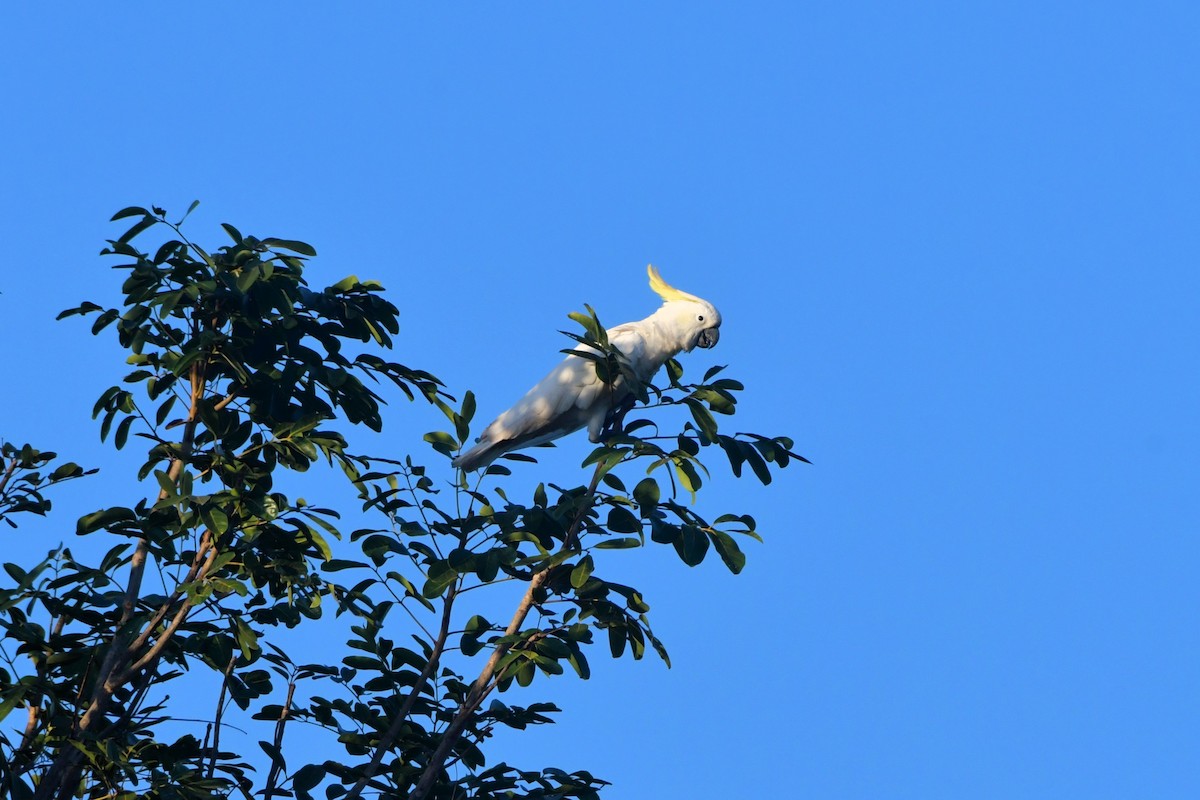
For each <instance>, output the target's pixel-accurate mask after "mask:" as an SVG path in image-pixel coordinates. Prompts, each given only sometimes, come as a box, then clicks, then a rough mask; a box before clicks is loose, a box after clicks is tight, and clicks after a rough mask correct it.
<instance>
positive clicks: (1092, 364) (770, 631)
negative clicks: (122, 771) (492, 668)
mask: <svg viewBox="0 0 1200 800" xmlns="http://www.w3.org/2000/svg"><path fill="white" fill-rule="evenodd" d="M647 6H650V7H647ZM0 44H2V46H0V97H3V102H4V112H3V116H2V117H0V152H3V154H4V155H3V157H2V158H0V243H2V244H0V292H2V294H0V343H2V344H3V347H0V365H2V370H3V374H4V375H5V377H6V380H5V391H3V392H0V436H3V437H4V438H6V439H7V440H10V441H17V442H20V441H25V440H29V441H33V442H34V443H35V444H38V445H39V446H42V447H43V448H46V449H56V450H59V451H60V452H63V453H64V454H69V455H70V456H71V457H72V458H74V459H75V460H77V461H80V462H83V463H86V464H95V465H103V466H105V471H104V474H103V475H102V476H99V477H98V478H96V479H95V482H94V483H92V484H86V485H85V484H80V485H78V486H75V487H71V488H70V489H64V491H62V492H61V493H60V495H59V496H58V501H59V502H58V505H59V509H58V510H59V511H60V512H61V515H60V516H58V517H57V518H56V519H55V520H54V524H52V525H37V524H34V523H33V522H29V523H26V524H25V525H24V526H23V527H22V528H21V529H20V531H19V532H17V533H0V536H2V537H3V538H2V539H0V549H2V551H3V553H4V560H14V559H23V558H31V557H32V554H34V553H37V552H41V551H44V550H45V549H48V548H49V547H51V546H53V544H55V543H56V542H57V541H58V540H59V539H62V538H66V539H68V540H70V539H71V538H72V534H71V531H72V530H73V522H74V517H75V516H76V515H77V514H80V513H83V512H86V511H90V510H92V509H94V508H96V507H97V506H99V505H101V504H103V503H105V502H107V501H109V500H110V499H111V497H112V496H114V495H115V496H116V497H119V498H130V499H133V498H136V497H138V496H140V491H141V490H140V489H139V488H138V487H136V486H134V485H133V484H132V480H133V472H134V470H135V468H136V463H137V462H136V459H135V458H134V457H133V456H131V455H129V456H123V457H122V458H119V459H114V458H112V457H111V456H110V455H109V454H107V451H106V449H105V448H104V447H103V446H101V445H100V444H99V443H98V441H97V435H96V428H95V427H94V424H93V423H92V422H91V421H90V420H89V419H88V414H89V413H90V408H91V405H92V402H93V400H94V398H95V396H96V395H97V394H98V393H99V392H100V391H101V390H102V389H103V388H104V387H106V386H108V385H109V384H110V383H111V382H113V381H114V380H115V379H116V376H117V374H118V371H119V370H120V368H121V366H122V364H121V361H120V358H119V356H117V357H114V356H115V351H114V348H113V347H112V346H111V344H110V343H109V342H108V340H107V339H105V340H104V341H97V340H93V339H92V338H91V337H90V336H89V335H88V334H87V326H86V324H84V323H80V322H79V321H78V320H75V321H70V322H62V323H55V322H54V321H53V319H54V315H55V314H56V313H57V311H58V310H60V309H62V308H64V307H66V306H68V305H73V304H75V303H76V302H77V301H79V300H81V299H84V298H88V299H95V300H98V301H105V300H109V301H111V300H112V299H113V298H114V296H115V284H114V280H115V279H116V277H117V276H116V275H115V274H114V273H111V272H110V271H109V270H108V269H107V268H106V265H105V264H104V263H103V262H102V261H101V260H100V259H98V258H97V257H96V252H97V251H98V250H99V248H100V246H101V245H102V242H103V240H104V239H105V238H107V237H111V236H114V235H116V233H117V228H116V227H115V226H111V225H109V224H107V222H106V220H107V219H108V217H109V216H110V215H111V214H112V212H113V211H115V210H116V209H118V208H120V207H122V206H125V205H130V204H151V203H154V204H158V205H162V206H165V207H167V208H169V209H173V210H177V211H182V210H183V209H184V208H186V206H187V204H188V203H189V202H190V201H191V200H192V199H194V198H199V199H200V200H201V201H202V205H201V207H200V209H199V210H198V211H197V212H196V214H195V215H194V216H193V218H192V220H191V221H190V222H189V229H190V230H191V231H192V233H193V234H194V235H195V236H196V237H197V238H198V239H200V240H201V241H208V242H219V241H220V240H221V234H220V230H219V228H218V223H219V222H222V221H227V222H231V223H233V224H235V225H237V226H238V227H239V228H241V229H242V230H243V231H245V232H252V233H255V234H256V235H259V236H271V235H273V236H281V237H290V238H299V239H304V240H306V241H309V242H311V243H313V244H314V245H315V246H316V247H317V249H318V251H319V252H320V254H321V255H320V257H319V258H318V259H317V260H316V261H315V262H314V266H313V268H312V272H311V275H312V276H313V280H314V281H323V282H332V281H335V280H337V279H339V278H341V277H342V276H344V275H346V274H349V273H357V274H359V275H360V276H363V277H373V278H377V279H379V280H381V281H383V282H384V283H385V284H386V285H387V286H388V287H389V288H390V289H391V290H392V291H393V295H392V297H393V299H394V300H395V302H396V303H397V304H398V305H399V306H400V308H401V311H402V315H403V316H402V321H403V326H404V327H403V330H402V333H401V337H400V340H399V341H400V356H401V360H404V361H405V362H406V363H410V364H412V365H414V366H420V367H424V368H428V369H430V370H432V371H434V372H435V373H437V374H438V375H440V376H442V377H443V378H444V379H445V380H446V381H447V382H448V383H449V385H450V388H451V390H452V391H454V392H456V393H461V392H462V390H464V389H466V388H473V389H474V390H475V391H476V393H477V394H478V397H479V404H480V415H481V416H485V417H488V418H490V417H491V416H492V415H494V414H495V413H497V412H499V411H501V410H503V408H505V407H506V406H507V405H508V404H509V403H510V402H511V401H512V400H514V399H515V398H516V397H517V396H519V395H520V393H522V392H523V391H524V390H525V389H526V388H527V387H528V386H529V385H531V384H532V383H533V382H534V381H535V380H536V379H537V378H539V377H540V376H541V375H542V374H543V373H544V372H545V371H546V370H547V369H548V368H549V367H550V366H551V365H552V364H553V363H554V361H555V360H556V359H557V353H556V351H557V349H558V348H560V347H562V346H563V343H564V340H562V339H561V337H559V336H558V335H557V334H556V333H555V331H556V330H557V329H559V328H563V327H565V326H566V325H568V324H569V323H568V322H567V321H566V318H565V314H566V313H567V312H568V311H571V310H574V309H579V308H581V307H582V304H583V303H585V302H587V303H590V304H592V305H593V306H594V307H595V308H596V309H597V310H598V311H599V313H600V315H601V318H602V319H603V320H605V321H606V322H609V323H610V324H611V323H616V322H622V321H626V320H631V319H638V318H640V317H642V316H644V315H646V314H648V313H649V312H650V311H652V310H653V308H654V306H655V302H656V301H655V298H654V297H653V296H652V295H651V294H650V293H649V290H648V289H647V288H646V286H645V273H644V268H645V265H646V263H647V262H651V261H653V262H654V263H655V264H657V265H659V266H660V267H661V268H662V270H663V273H664V274H665V275H666V277H667V278H668V280H670V281H672V282H673V283H675V284H677V285H679V286H680V287H682V288H684V289H686V290H688V291H692V292H694V293H696V294H700V295H702V296H704V297H706V298H709V299H711V300H712V301H713V302H714V303H715V304H716V305H717V306H718V307H719V308H720V310H721V312H722V314H723V316H724V318H725V324H724V327H723V329H722V334H723V335H722V339H721V343H720V345H719V346H718V347H717V348H716V349H715V350H713V351H709V352H703V353H701V352H697V353H693V354H691V355H690V356H688V357H687V360H686V362H685V363H686V365H687V366H688V367H689V368H691V369H695V370H700V369H702V368H704V367H707V366H709V365H711V364H714V363H721V364H729V365H730V367H729V370H730V374H732V375H733V376H735V377H738V378H740V379H742V380H743V381H744V382H745V383H746V384H747V386H748V391H747V393H746V398H745V400H744V412H743V413H744V420H743V421H742V422H741V423H740V426H739V427H741V428H742V429H749V430H756V431H763V432H772V433H774V432H784V433H789V434H790V435H792V436H793V437H794V438H795V439H796V441H797V446H796V449H797V450H798V451H799V452H801V453H804V454H805V455H807V456H808V457H809V458H811V459H812V460H813V462H814V465H813V466H812V467H804V468H803V469H797V470H791V469H789V470H788V472H786V473H784V474H783V475H782V476H781V480H779V481H778V482H777V483H776V484H775V485H773V486H771V487H768V488H766V489H763V488H761V487H756V486H750V485H749V482H747V481H742V482H735V481H732V480H726V481H721V482H719V485H718V486H715V487H714V490H713V492H711V493H710V494H709V497H708V498H704V497H703V495H702V500H701V502H702V504H703V507H704V508H707V509H717V508H722V509H723V508H725V507H736V508H739V509H741V510H746V511H753V512H754V513H755V514H756V515H757V517H758V518H759V521H760V527H761V530H762V532H763V533H764V534H765V536H766V541H765V544H763V545H755V546H752V547H750V548H749V565H748V566H747V568H746V570H745V572H744V573H743V574H742V575H741V576H739V577H737V578H733V577H731V576H729V575H728V574H727V573H725V572H724V570H723V568H722V567H721V566H720V564H719V562H716V561H715V560H714V561H713V562H712V563H705V564H704V565H703V566H701V567H700V568H698V569H696V570H689V569H687V568H686V567H684V566H683V565H681V564H679V563H678V562H677V561H675V560H674V558H673V556H670V554H668V553H661V552H659V551H652V552H648V553H644V554H639V555H640V556H642V557H639V558H624V559H623V560H622V561H620V562H619V563H617V562H614V569H615V570H625V571H626V572H624V573H623V574H624V575H625V577H627V578H628V579H629V580H630V581H632V582H635V583H639V585H641V586H642V587H643V588H644V589H645V591H646V593H647V598H648V600H649V601H650V603H651V604H652V605H653V606H654V611H653V614H654V620H655V625H656V631H657V632H658V633H659V634H660V635H661V637H662V638H663V639H664V640H665V641H666V643H667V644H668V646H669V647H670V649H671V652H672V656H673V659H674V662H675V666H674V668H673V669H671V670H667V669H665V668H663V667H662V665H661V664H658V663H655V662H653V661H646V662H641V663H637V664H634V663H632V662H621V663H613V662H609V661H606V660H605V659H604V658H603V657H602V654H601V652H600V651H597V654H596V657H595V658H594V659H593V661H594V666H595V668H596V675H595V676H594V678H593V680H592V681H590V682H586V683H583V682H579V681H577V680H575V679H573V678H569V677H568V678H564V679H561V680H557V681H550V682H540V681H539V682H535V684H534V687H533V689H532V690H531V691H530V692H529V694H528V695H527V696H526V699H529V700H533V699H537V698H542V697H550V698H552V699H554V700H556V701H557V702H558V703H559V704H560V705H562V706H563V708H564V714H563V715H562V722H561V724H560V725H558V726H554V727H552V728H547V729H543V730H540V731H537V732H535V733H531V734H528V735H525V736H523V737H520V738H516V739H512V740H511V741H508V740H506V741H505V742H503V743H502V747H504V748H507V749H506V750H505V751H504V753H503V754H504V756H505V757H507V758H510V759H512V760H514V761H515V762H517V763H519V764H521V765H524V766H531V767H532V766H539V765H548V764H552V765H557V766H563V767H567V768H579V767H583V768H590V769H592V770H594V771H595V772H596V773H597V774H598V775H601V776H604V777H606V778H608V779H610V780H612V781H614V782H615V783H616V786H615V787H614V788H613V790H611V796H612V797H622V798H638V797H689V798H718V797H721V798H727V797H758V796H784V797H814V798H863V799H864V800H874V799H876V798H963V797H971V798H1015V797H1020V798H1063V797H1086V798H1130V797H1139V798H1176V797H1196V796H1200V759H1198V758H1197V753H1198V752H1200V723H1198V720H1200V689H1198V687H1197V681H1198V678H1197V676H1198V675H1200V631H1198V628H1197V624H1196V623H1197V618H1198V613H1197V612H1198V611H1200V581H1198V571H1200V499H1198V498H1200V493H1198V492H1197V476H1198V475H1200V469H1198V467H1200V464H1198V459H1200V456H1198V454H1200V425H1198V423H1197V419H1198V416H1197V410H1198V409H1200V377H1198V376H1200V373H1198V371H1197V368H1198V367H1200V359H1198V356H1200V352H1198V350H1200V346H1198V341H1200V338H1198V334H1200V326H1198V324H1197V303H1198V301H1200V270H1198V261H1200V236H1198V235H1197V231H1198V230H1200V228H1198V227H1197V220H1200V146H1198V143H1200V106H1198V99H1200V6H1198V5H1196V4H1195V3H1187V2H1175V3H1158V2H1144V3H1138V4H1124V3H1123V4H1117V3H1104V2H1099V3H1097V2H1090V3H1082V2H1080V3H1031V2H985V3H956V2H940V3H932V2H914V3H852V2H848V3H838V4H828V3H822V4H813V3H776V4H766V3H738V4H732V3H730V4H714V3H687V4H684V3H673V4H663V3H660V4H634V3H604V4H599V3H593V4H570V5H567V4H553V5H552V4H528V5H521V6H517V5H514V4H503V5H500V4H485V5H476V4H473V5H470V6H466V5H458V6H455V7H454V8H453V10H447V9H445V8H442V9H439V10H425V9H419V8H417V7H416V4H385V3H362V4H336V5H335V4H329V5H325V6H318V5H317V4H312V3H298V4H282V3H254V4H249V3H247V4H239V5H236V6H235V5H233V4H192V5H190V6H189V7H187V8H179V7H171V8H167V7H165V6H158V5H152V4H149V3H143V4H129V5H126V6H125V7H124V8H123V9H122V10H114V9H113V8H111V7H105V8H99V7H92V6H83V5H76V6H73V7H71V8H60V7H55V8H49V7H43V6H39V5H36V4H35V5H31V6H22V7H18V6H17V5H15V4H6V5H5V7H4V8H3V10H0ZM393 418H394V421H395V424H394V425H393V426H392V427H391V428H390V429H389V431H388V432H387V433H386V434H385V436H384V437H383V439H382V440H380V441H378V442H375V443H372V444H371V449H374V450H376V451H378V450H380V449H386V450H387V451H389V452H392V453H395V454H400V453H405V452H413V453H415V454H418V455H420V456H421V457H422V458H425V457H426V456H425V454H426V452H427V451H426V450H425V449H424V448H423V446H422V445H421V444H420V443H419V436H420V433H421V432H422V431H424V430H429V429H430V428H431V427H433V426H436V425H437V424H438V423H437V421H436V419H437V418H436V417H435V416H432V415H431V414H430V413H429V412H428V411H427V410H426V409H420V408H417V407H415V406H413V407H408V406H400V407H396V408H395V409H394V417H393ZM586 449H587V446H586V444H585V442H584V441H583V440H582V437H576V438H575V439H574V440H567V441H565V442H563V443H562V444H561V446H560V448H559V449H558V450H557V451H556V452H555V453H554V454H553V455H552V456H551V457H549V458H547V459H545V460H544V461H543V464H542V466H541V467H537V468H527V469H525V470H524V471H523V472H521V473H520V474H519V475H518V476H517V477H518V479H519V480H523V481H532V480H537V479H540V478H542V477H550V478H553V479H554V480H556V481H565V480H567V479H568V478H569V477H570V475H572V474H574V472H573V470H574V466H573V465H574V464H577V463H578V460H579V458H580V457H581V456H582V454H583V453H584V452H585V450H586ZM428 460H430V461H432V460H433V459H432V458H430V459H428ZM539 470H540V471H539ZM551 470H556V474H554V475H549V476H547V475H544V474H543V473H544V472H548V471H551ZM564 474H565V476H566V477H564ZM577 480H578V479H577ZM77 546H79V547H84V546H86V545H85V544H83V543H80V544H78V545H77ZM619 574H622V573H618V575H619ZM614 577H617V575H614ZM498 616H499V614H498ZM514 699H516V700H517V701H518V702H519V699H518V698H514ZM259 735H261V736H263V737H265V735H266V734H265V733H262V734H259ZM255 738H259V736H254V737H252V739H251V740H249V741H251V742H252V741H253V739H255ZM247 746H248V747H253V745H252V744H249V745H247ZM255 750H256V748H255ZM316 757H318V758H321V757H324V756H323V755H319V756H316Z"/></svg>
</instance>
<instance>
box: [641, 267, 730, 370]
mask: <svg viewBox="0 0 1200 800" xmlns="http://www.w3.org/2000/svg"><path fill="white" fill-rule="evenodd" d="M646 272H647V273H649V275H650V288H651V289H653V290H654V292H655V294H657V295H658V296H659V297H661V298H662V299H663V307H662V308H661V309H660V310H659V312H658V314H659V315H662V316H665V317H666V318H667V319H668V320H669V322H670V324H671V326H672V327H673V328H674V329H675V330H676V331H677V332H678V333H679V335H680V344H681V346H682V347H683V349H684V350H686V351H688V352H689V353H690V352H691V351H692V349H693V348H696V347H703V348H706V349H707V348H709V347H712V346H713V345H715V344H716V343H717V341H718V340H719V339H720V338H721V330H720V328H721V312H720V311H717V309H716V307H715V306H713V304H712V303H710V302H708V301H707V300H702V299H701V298H699V297H696V296H695V295H694V294H688V293H687V292H684V291H680V290H679V289H676V288H675V287H674V286H672V285H671V284H669V283H667V282H666V281H664V280H663V278H662V275H659V274H658V269H657V268H655V266H654V265H653V264H651V265H650V266H648V267H646Z"/></svg>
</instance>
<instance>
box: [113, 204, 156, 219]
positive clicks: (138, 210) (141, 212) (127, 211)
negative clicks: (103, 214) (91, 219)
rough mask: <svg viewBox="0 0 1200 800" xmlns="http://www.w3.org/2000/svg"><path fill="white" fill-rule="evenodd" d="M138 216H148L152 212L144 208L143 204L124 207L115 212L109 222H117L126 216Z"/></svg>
mask: <svg viewBox="0 0 1200 800" xmlns="http://www.w3.org/2000/svg"><path fill="white" fill-rule="evenodd" d="M137 216H142V217H148V216H150V212H149V211H147V210H146V209H144V208H142V207H141V206H127V207H125V208H122V209H121V210H120V211H118V212H117V213H115V214H113V215H112V219H110V220H109V222H116V221H117V220H119V219H125V218H126V217H137Z"/></svg>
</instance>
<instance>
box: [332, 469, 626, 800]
mask: <svg viewBox="0 0 1200 800" xmlns="http://www.w3.org/2000/svg"><path fill="white" fill-rule="evenodd" d="M603 475H604V473H603V471H602V468H601V466H600V465H599V464H597V465H596V470H595V472H594V473H593V475H592V482H591V483H590V484H589V485H588V488H587V492H586V493H585V494H584V504H583V506H582V507H581V508H580V510H579V512H578V513H577V514H576V515H575V519H574V521H573V522H572V523H571V527H570V528H569V529H568V530H567V534H566V536H564V537H563V547H564V548H568V547H573V546H574V545H575V543H576V542H577V541H578V538H579V528H580V527H581V526H582V525H583V520H584V517H585V516H586V515H587V510H588V508H590V504H591V502H592V500H593V499H594V498H595V496H596V487H597V486H599V485H600V479H601V478H602V477H603ZM549 577H550V569H549V568H545V567H544V568H542V569H541V570H540V571H538V572H536V573H534V574H533V576H532V577H531V578H530V579H529V586H528V587H526V589H525V594H524V596H523V597H521V601H520V602H519V603H518V604H517V609H516V611H515V612H513V617H512V620H511V621H510V622H509V623H508V627H507V628H506V629H505V630H504V635H505V636H506V637H507V636H513V635H514V634H516V633H517V632H518V631H520V630H521V626H522V625H524V624H525V619H526V617H528V616H529V611H530V609H532V608H533V606H534V604H535V599H534V598H535V597H536V596H537V593H538V590H539V589H541V588H542V585H543V584H544V583H545V582H546V581H547V579H549ZM511 649H512V645H511V644H499V645H497V646H496V647H495V649H494V650H492V654H491V656H490V657H489V658H488V660H487V663H486V664H484V667H483V670H482V671H481V672H480V673H479V677H478V678H476V679H475V682H474V683H472V684H471V688H470V690H468V692H467V697H466V700H465V701H464V702H463V704H462V706H460V707H459V709H458V712H457V713H456V714H455V715H454V719H452V720H451V721H450V726H449V727H448V728H447V729H446V732H445V733H444V734H442V740H441V742H439V743H438V746H437V749H436V750H434V752H433V755H432V756H430V757H429V762H428V763H427V764H426V765H425V770H424V772H422V773H421V777H420V779H419V780H418V781H417V785H416V786H415V787H414V788H413V790H412V792H411V793H410V794H409V796H408V800H424V798H425V796H426V795H428V794H429V791H430V790H431V789H432V788H433V785H434V783H435V782H436V781H437V779H438V776H439V775H440V774H441V772H442V770H443V767H444V765H445V763H446V759H447V758H448V757H449V756H450V752H451V751H452V750H453V749H454V746H455V745H456V744H458V740H459V739H460V738H462V733H463V729H464V728H465V727H466V724H467V722H468V721H470V718H471V716H472V715H473V714H474V713H475V711H476V710H478V708H479V706H480V705H482V704H483V701H484V699H485V698H486V697H487V696H488V694H490V693H491V691H492V689H494V688H495V686H496V684H495V683H493V682H492V679H493V678H494V677H495V676H496V670H497V666H498V665H499V663H500V659H502V658H504V656H505V655H506V654H507V653H508V652H509V650H511ZM347 800H349V798H347Z"/></svg>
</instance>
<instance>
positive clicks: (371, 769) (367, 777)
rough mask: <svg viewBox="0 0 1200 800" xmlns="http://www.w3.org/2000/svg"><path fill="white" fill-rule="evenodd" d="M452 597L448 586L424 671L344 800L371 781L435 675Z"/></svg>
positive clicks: (453, 591) (352, 798)
mask: <svg viewBox="0 0 1200 800" xmlns="http://www.w3.org/2000/svg"><path fill="white" fill-rule="evenodd" d="M456 594H457V589H456V587H454V586H451V587H450V589H449V591H448V592H447V593H446V599H445V601H443V604H442V625H441V628H440V629H439V630H438V638H437V639H436V640H435V641H434V643H433V649H432V651H431V652H430V654H429V660H428V661H426V662H425V668H424V669H422V670H421V674H420V675H418V676H417V680H416V682H415V683H414V684H413V687H412V690H411V691H410V692H409V693H408V697H406V698H404V702H403V703H402V704H401V706H400V709H399V710H398V711H397V712H396V716H395V717H394V718H393V719H392V724H391V725H389V726H388V729H387V731H385V732H384V734H383V736H382V738H380V740H379V744H378V745H376V747H375V752H374V753H373V754H372V755H371V761H370V763H368V764H367V768H366V770H364V771H363V774H362V777H361V778H359V779H358V782H357V783H355V784H354V787H353V788H352V789H351V790H350V791H349V792H347V793H346V794H345V796H344V800H356V798H358V797H359V796H360V795H361V794H362V791H363V789H365V788H366V786H367V784H368V783H370V781H371V779H372V778H373V777H375V773H376V772H377V771H378V770H379V765H380V764H381V763H383V757H384V755H385V754H386V753H387V751H388V750H389V749H391V746H392V745H393V744H394V743H395V741H396V737H398V736H399V735H400V730H401V728H403V727H404V723H405V722H407V721H408V715H409V714H411V713H412V709H413V706H415V705H416V704H417V698H418V697H419V696H420V694H421V691H422V690H423V689H424V688H425V684H426V683H427V682H428V681H429V679H430V678H431V677H433V673H434V672H436V671H437V667H438V661H439V660H440V659H441V656H442V652H443V651H444V650H445V647H446V638H447V637H448V636H449V634H450V617H451V611H452V610H453V608H454V598H455V596H456Z"/></svg>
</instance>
